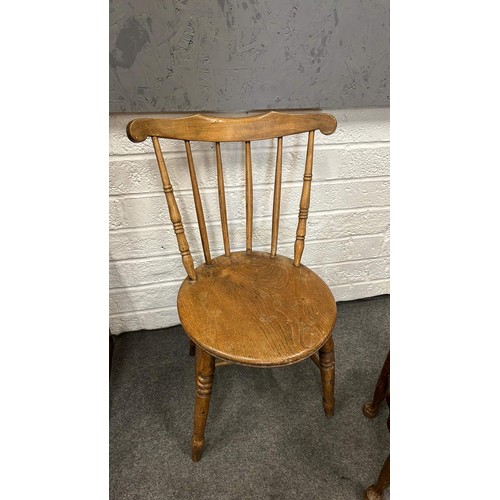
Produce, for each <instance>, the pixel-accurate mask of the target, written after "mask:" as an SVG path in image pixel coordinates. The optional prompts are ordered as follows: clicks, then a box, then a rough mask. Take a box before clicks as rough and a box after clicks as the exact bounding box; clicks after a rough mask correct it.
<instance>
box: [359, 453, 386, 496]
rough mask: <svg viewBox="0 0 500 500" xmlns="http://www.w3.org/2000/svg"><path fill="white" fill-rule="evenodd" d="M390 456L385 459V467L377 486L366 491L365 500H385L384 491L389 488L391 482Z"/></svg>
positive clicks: (373, 485) (379, 476) (374, 485)
mask: <svg viewBox="0 0 500 500" xmlns="http://www.w3.org/2000/svg"><path fill="white" fill-rule="evenodd" d="M390 469H391V466H390V455H389V456H388V457H387V458H386V459H385V462H384V465H383V466H382V469H381V471H380V474H379V475H378V480H377V483H376V484H372V485H371V486H369V487H368V489H367V490H366V491H365V500H383V498H384V490H385V489H386V488H387V486H389V480H390Z"/></svg>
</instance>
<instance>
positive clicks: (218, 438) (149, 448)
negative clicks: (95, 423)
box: [110, 295, 389, 500]
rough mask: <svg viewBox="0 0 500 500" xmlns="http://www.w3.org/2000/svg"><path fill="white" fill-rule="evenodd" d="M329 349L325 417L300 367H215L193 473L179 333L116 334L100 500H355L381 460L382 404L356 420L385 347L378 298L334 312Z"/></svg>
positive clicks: (309, 374)
mask: <svg viewBox="0 0 500 500" xmlns="http://www.w3.org/2000/svg"><path fill="white" fill-rule="evenodd" d="M334 339H335V343H336V374H337V378H336V407H335V416H334V417H333V418H332V419H327V418H326V417H325V416H324V413H323V407H322V399H321V398H322V396H321V381H320V374H319V370H318V368H317V367H316V365H315V364H314V363H313V362H312V361H310V360H305V361H303V362H301V363H298V364H295V365H292V366H288V367H283V368H272V369H255V368H246V367H242V366H236V365H231V366H225V367H220V368H219V369H218V370H217V371H216V374H215V380H214V390H213V393H212V401H211V405H210V414H209V416H208V422H207V429H206V433H205V436H206V440H207V447H206V449H205V451H204V453H203V457H202V459H201V461H200V462H198V463H193V462H192V461H191V449H190V441H191V432H192V421H193V406H194V366H193V365H194V358H193V357H191V356H189V355H188V351H189V342H188V339H187V337H186V335H185V334H184V333H183V331H182V329H181V327H180V326H179V327H173V328H168V329H164V330H155V331H141V332H130V333H123V334H121V335H119V336H118V337H117V338H116V339H115V348H114V357H113V366H112V372H111V378H110V399H111V401H110V492H111V493H110V498H111V500H124V499H141V500H146V499H151V500H153V499H154V500H159V499H162V500H163V499H170V498H173V499H191V498H192V499H221V500H222V499H247V498H248V499H291V498H293V499H307V500H311V499H335V500H336V499H338V500H341V499H349V500H350V499H362V498H363V491H364V489H365V488H366V487H367V486H368V485H369V484H371V483H373V482H375V481H376V479H377V476H378V473H379V470H380V467H381V466H382V464H383V462H384V460H385V458H386V456H387V454H388V453H389V433H388V431H387V428H386V420H387V416H388V409H387V407H386V405H385V404H384V405H383V408H382V409H381V411H380V413H379V415H378V416H377V417H376V418H375V419H373V420H368V419H366V418H365V417H364V416H363V414H362V412H361V408H362V406H363V403H364V402H365V401H367V400H368V399H370V398H371V396H372V394H373V389H374V387H375V383H376V381H377V377H378V374H379V372H380V369H381V368H382V364H383V362H384V359H385V356H386V354H387V351H388V349H389V296H387V295H385V296H379V297H374V298H370V299H364V300H358V301H352V302H341V303H339V304H338V321H337V325H336V327H335V330H334ZM386 498H389V490H387V491H386Z"/></svg>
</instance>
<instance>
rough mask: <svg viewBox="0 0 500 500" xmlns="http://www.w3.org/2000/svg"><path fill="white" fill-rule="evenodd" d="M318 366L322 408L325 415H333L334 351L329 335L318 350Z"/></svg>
mask: <svg viewBox="0 0 500 500" xmlns="http://www.w3.org/2000/svg"><path fill="white" fill-rule="evenodd" d="M319 368H320V370H321V385H322V386H323V409H324V410H325V415H326V416H327V417H333V410H334V407H335V392H334V391H335V352H334V344H333V337H332V336H331V335H330V337H328V340H327V341H326V342H325V344H324V345H323V347H322V348H321V349H320V350H319Z"/></svg>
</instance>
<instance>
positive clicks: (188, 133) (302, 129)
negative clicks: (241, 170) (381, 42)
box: [127, 111, 337, 280]
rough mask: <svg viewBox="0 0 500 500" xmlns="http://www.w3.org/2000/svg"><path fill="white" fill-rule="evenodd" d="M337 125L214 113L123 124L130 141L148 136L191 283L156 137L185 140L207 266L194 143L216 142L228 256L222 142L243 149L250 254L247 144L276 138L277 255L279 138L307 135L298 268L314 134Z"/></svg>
mask: <svg viewBox="0 0 500 500" xmlns="http://www.w3.org/2000/svg"><path fill="white" fill-rule="evenodd" d="M336 127H337V121H336V119H335V118H334V117H333V116H332V115H330V114H327V113H283V112H276V111H270V112H267V113H263V114H259V115H251V116H248V115H246V116H243V117H225V116H217V115H204V114H195V115H191V116H186V117H181V118H138V119H135V120H132V121H131V122H129V124H128V125H127V135H128V137H129V139H130V140H131V141H133V142H142V141H144V140H146V139H147V138H148V137H151V138H152V141H153V147H154V151H155V155H156V160H157V162H158V167H159V169H160V175H161V180H162V184H163V191H164V192H165V197H166V199H167V205H168V211H169V215H170V220H171V221H172V224H173V226H174V231H175V234H176V237H177V243H178V246H179V251H180V253H181V257H182V262H183V264H184V267H185V269H186V272H187V274H188V276H189V279H191V280H196V272H195V266H194V263H193V258H192V256H191V252H190V250H189V245H188V241H187V239H186V235H185V233H184V227H183V224H182V218H181V214H180V212H179V208H178V205H177V202H176V199H175V196H174V191H173V188H172V183H171V182H170V176H169V172H168V169H167V165H166V162H165V158H164V156H163V152H162V149H161V146H160V141H159V139H176V140H181V141H184V144H185V148H186V156H187V164H188V168H189V174H190V179H191V186H192V190H193V198H194V205H195V209H196V218H197V221H198V227H199V232H200V237H201V243H202V247H203V254H204V257H205V263H206V264H210V263H211V261H212V256H211V253H210V245H209V241H208V235H207V225H206V222H205V216H204V212H203V205H202V201H201V197H200V190H199V186H198V180H197V176H196V169H195V165H194V161H193V153H192V150H191V142H192V141H202V142H213V143H215V161H216V165H217V190H218V198H219V210H220V222H221V228H222V238H223V243H224V254H225V255H226V256H230V255H231V247H230V241H229V229H228V218H227V209H226V193H225V185H224V168H223V163H222V154H221V142H242V143H243V144H244V148H245V213H246V251H247V253H251V252H252V231H253V178H252V155H251V143H252V141H256V140H263V139H277V152H276V169H275V178H274V195H273V213H272V228H271V255H272V256H275V255H276V252H277V245H278V228H279V219H280V203H281V179H282V162H283V137H285V136H288V135H295V134H300V133H306V132H307V133H308V141H307V153H306V161H305V168H304V177H303V183H302V194H301V198H300V207H299V221H298V225H297V231H296V238H295V245H294V258H293V264H294V265H295V266H300V261H301V258H302V253H303V251H304V239H305V235H306V222H307V217H308V212H309V205H310V198H311V180H312V165H313V149H314V132H315V131H316V130H320V131H321V133H323V134H325V135H329V134H332V133H333V132H334V131H335V129H336Z"/></svg>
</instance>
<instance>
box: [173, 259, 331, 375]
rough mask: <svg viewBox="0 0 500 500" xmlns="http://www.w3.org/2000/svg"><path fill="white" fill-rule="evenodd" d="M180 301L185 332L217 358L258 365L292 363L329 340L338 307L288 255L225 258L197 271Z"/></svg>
mask: <svg viewBox="0 0 500 500" xmlns="http://www.w3.org/2000/svg"><path fill="white" fill-rule="evenodd" d="M196 277H197V279H196V281H191V280H189V279H188V278H186V280H185V281H184V282H183V283H182V285H181V288H180V290H179V295H178V298H177V306H178V311H179V317H180V320H181V323H182V326H183V327H184V329H185V331H186V333H187V334H188V335H189V337H190V338H191V339H192V340H193V341H194V342H195V343H196V344H197V345H199V346H200V347H201V348H202V349H204V350H205V351H207V352H208V353H210V354H212V355H213V356H215V357H217V358H220V359H224V360H227V361H232V362H235V363H240V364H245V365H254V366H278V365H288V364H292V363H295V362H297V361H300V360H302V359H304V358H306V357H308V356H311V355H312V354H313V353H315V352H316V351H317V350H318V349H319V348H320V347H321V346H322V345H323V344H324V343H325V341H326V340H327V339H328V337H329V335H330V333H331V331H332V329H333V327H334V325H335V321H336V317H337V307H336V304H335V300H334V298H333V295H332V293H331V291H330V289H329V288H328V286H327V285H326V283H325V282H324V281H323V280H322V279H321V278H320V277H319V276H318V275H317V274H315V273H314V272H313V271H311V270H310V269H308V268H307V267H305V266H304V265H300V266H299V267H296V266H294V265H293V261H292V260H291V259H289V258H287V257H283V256H280V255H276V256H275V257H271V255H270V254H269V253H264V252H255V251H254V252H251V253H248V254H247V253H246V252H237V253H233V254H232V255H231V256H230V257H227V256H220V257H217V258H215V259H213V260H212V263H211V264H210V265H207V264H202V265H200V266H198V267H197V268H196Z"/></svg>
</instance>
